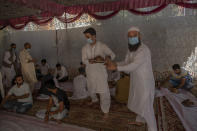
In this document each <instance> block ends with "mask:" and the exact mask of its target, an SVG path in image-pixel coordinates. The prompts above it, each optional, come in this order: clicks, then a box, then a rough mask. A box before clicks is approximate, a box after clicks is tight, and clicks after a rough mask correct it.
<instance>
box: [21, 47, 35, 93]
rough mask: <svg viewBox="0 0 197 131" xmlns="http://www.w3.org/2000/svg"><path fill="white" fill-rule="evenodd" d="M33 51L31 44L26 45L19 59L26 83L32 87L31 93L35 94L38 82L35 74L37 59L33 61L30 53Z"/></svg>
mask: <svg viewBox="0 0 197 131" xmlns="http://www.w3.org/2000/svg"><path fill="white" fill-rule="evenodd" d="M30 49H31V44H30V43H25V44H24V49H23V50H22V51H21V52H20V54H19V59H20V62H21V70H22V75H23V78H24V81H25V82H27V83H28V84H29V85H30V88H31V91H32V92H33V89H34V85H35V83H36V82H37V78H36V72H35V66H34V63H35V59H33V58H32V57H31V55H30V53H29V51H30Z"/></svg>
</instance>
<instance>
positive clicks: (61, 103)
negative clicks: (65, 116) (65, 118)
mask: <svg viewBox="0 0 197 131" xmlns="http://www.w3.org/2000/svg"><path fill="white" fill-rule="evenodd" d="M63 110H64V102H63V101H60V102H59V108H58V109H57V110H56V111H51V112H50V113H49V114H50V115H54V114H57V113H59V112H62V111H63Z"/></svg>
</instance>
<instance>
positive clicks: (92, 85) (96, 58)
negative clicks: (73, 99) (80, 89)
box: [82, 28, 115, 118]
mask: <svg viewBox="0 0 197 131" xmlns="http://www.w3.org/2000/svg"><path fill="white" fill-rule="evenodd" d="M84 35H85V37H86V38H87V44H86V45H85V46H84V47H83V48H82V61H83V63H84V64H85V65H86V75H87V84H88V85H87V87H88V92H89V94H90V97H91V99H92V102H91V103H90V104H92V103H95V102H97V101H98V98H97V96H96V93H98V94H99V95H100V106H101V110H102V111H103V112H104V118H107V117H108V112H109V108H110V100H111V99H110V92H109V87H108V82H107V79H108V75H107V70H106V67H105V65H104V61H105V60H108V59H114V58H115V54H114V53H113V52H112V51H111V49H109V48H108V47H107V46H106V45H105V44H103V43H101V42H99V41H96V31H95V30H94V29H93V28H88V29H86V30H85V31H84ZM102 62H103V63H102Z"/></svg>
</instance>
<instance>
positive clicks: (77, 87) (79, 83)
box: [70, 75, 88, 99]
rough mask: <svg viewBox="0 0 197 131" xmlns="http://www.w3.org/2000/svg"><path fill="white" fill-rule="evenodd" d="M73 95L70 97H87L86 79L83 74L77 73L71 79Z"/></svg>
mask: <svg viewBox="0 0 197 131" xmlns="http://www.w3.org/2000/svg"><path fill="white" fill-rule="evenodd" d="M73 84H74V87H73V96H72V97H70V99H84V98H87V97H88V91H87V89H86V88H87V79H86V77H85V76H84V75H78V76H76V77H75V78H74V80H73Z"/></svg>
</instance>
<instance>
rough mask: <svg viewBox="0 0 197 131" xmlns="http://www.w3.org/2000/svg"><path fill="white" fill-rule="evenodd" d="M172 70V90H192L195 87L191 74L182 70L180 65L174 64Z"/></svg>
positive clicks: (170, 81)
mask: <svg viewBox="0 0 197 131" xmlns="http://www.w3.org/2000/svg"><path fill="white" fill-rule="evenodd" d="M172 69H173V71H172V72H171V74H170V76H169V78H170V80H169V83H170V84H171V86H172V88H176V89H180V88H182V89H185V90H190V89H192V88H193V87H194V86H193V84H192V78H191V76H190V74H189V73H188V72H187V71H185V70H184V69H181V67H180V65H178V64H174V65H173V66H172Z"/></svg>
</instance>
